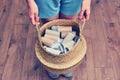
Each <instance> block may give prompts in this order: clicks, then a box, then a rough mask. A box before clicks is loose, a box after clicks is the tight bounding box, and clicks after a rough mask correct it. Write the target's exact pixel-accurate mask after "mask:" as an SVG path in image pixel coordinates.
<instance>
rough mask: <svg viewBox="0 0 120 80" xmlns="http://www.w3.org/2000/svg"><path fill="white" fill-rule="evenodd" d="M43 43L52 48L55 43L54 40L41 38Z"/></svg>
mask: <svg viewBox="0 0 120 80" xmlns="http://www.w3.org/2000/svg"><path fill="white" fill-rule="evenodd" d="M41 42H42V43H43V44H44V45H46V46H49V47H51V45H52V44H53V43H54V42H55V41H54V40H52V39H48V38H46V37H41Z"/></svg>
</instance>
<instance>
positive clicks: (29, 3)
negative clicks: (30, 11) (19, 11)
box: [26, 0, 35, 7]
mask: <svg viewBox="0 0 120 80" xmlns="http://www.w3.org/2000/svg"><path fill="white" fill-rule="evenodd" d="M26 2H27V5H28V7H30V6H31V5H32V3H34V2H35V1H34V0H26Z"/></svg>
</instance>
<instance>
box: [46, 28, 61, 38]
mask: <svg viewBox="0 0 120 80" xmlns="http://www.w3.org/2000/svg"><path fill="white" fill-rule="evenodd" d="M45 34H49V35H54V36H60V32H57V31H54V30H50V29H46V31H45Z"/></svg>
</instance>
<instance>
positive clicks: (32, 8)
mask: <svg viewBox="0 0 120 80" xmlns="http://www.w3.org/2000/svg"><path fill="white" fill-rule="evenodd" d="M28 7H29V16H30V19H31V21H32V24H34V25H35V23H36V22H39V17H38V7H37V5H36V3H35V2H34V1H32V2H28Z"/></svg>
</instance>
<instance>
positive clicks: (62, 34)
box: [61, 31, 76, 38]
mask: <svg viewBox="0 0 120 80" xmlns="http://www.w3.org/2000/svg"><path fill="white" fill-rule="evenodd" d="M68 33H72V34H74V35H76V32H74V31H72V32H67V31H64V32H61V37H62V38H65V36H66V35H67V34H68Z"/></svg>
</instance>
